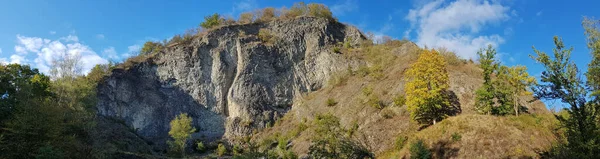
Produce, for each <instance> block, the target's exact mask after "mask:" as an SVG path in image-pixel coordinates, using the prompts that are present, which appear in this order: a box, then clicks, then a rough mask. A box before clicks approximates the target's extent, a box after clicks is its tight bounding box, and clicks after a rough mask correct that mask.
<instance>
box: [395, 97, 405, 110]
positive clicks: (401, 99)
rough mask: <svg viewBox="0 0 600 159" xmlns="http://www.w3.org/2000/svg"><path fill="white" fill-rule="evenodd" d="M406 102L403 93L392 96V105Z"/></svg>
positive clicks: (402, 104)
mask: <svg viewBox="0 0 600 159" xmlns="http://www.w3.org/2000/svg"><path fill="white" fill-rule="evenodd" d="M404 104H406V97H404V95H402V94H399V95H397V96H396V97H395V98H394V106H397V107H401V106H404Z"/></svg>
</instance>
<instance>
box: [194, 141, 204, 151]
mask: <svg viewBox="0 0 600 159" xmlns="http://www.w3.org/2000/svg"><path fill="white" fill-rule="evenodd" d="M196 151H198V152H204V151H206V147H205V146H204V143H202V141H196Z"/></svg>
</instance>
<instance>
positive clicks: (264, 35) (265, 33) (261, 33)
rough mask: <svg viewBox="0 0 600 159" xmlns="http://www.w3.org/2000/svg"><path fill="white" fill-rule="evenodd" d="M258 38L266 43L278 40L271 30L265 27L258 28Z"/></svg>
mask: <svg viewBox="0 0 600 159" xmlns="http://www.w3.org/2000/svg"><path fill="white" fill-rule="evenodd" d="M258 38H259V39H260V40H261V41H262V42H264V43H266V44H273V43H275V42H276V39H275V37H274V36H273V34H272V33H271V31H269V30H267V29H264V28H263V29H260V30H258Z"/></svg>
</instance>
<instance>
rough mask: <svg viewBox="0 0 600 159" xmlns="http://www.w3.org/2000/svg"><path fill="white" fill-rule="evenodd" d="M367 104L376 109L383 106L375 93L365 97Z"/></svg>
mask: <svg viewBox="0 0 600 159" xmlns="http://www.w3.org/2000/svg"><path fill="white" fill-rule="evenodd" d="M366 103H367V105H369V106H371V107H373V108H376V109H383V107H384V106H385V105H384V104H383V102H382V101H381V100H379V97H377V96H376V95H371V96H369V97H368V98H367V102H366Z"/></svg>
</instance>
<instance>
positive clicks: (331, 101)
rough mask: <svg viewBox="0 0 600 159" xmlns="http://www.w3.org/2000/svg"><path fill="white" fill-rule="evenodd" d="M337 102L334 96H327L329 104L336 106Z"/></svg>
mask: <svg viewBox="0 0 600 159" xmlns="http://www.w3.org/2000/svg"><path fill="white" fill-rule="evenodd" d="M336 104H337V102H336V101H335V99H333V98H327V106H330V107H332V106H335V105H336Z"/></svg>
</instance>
